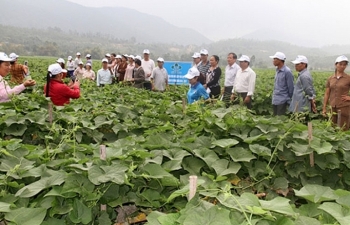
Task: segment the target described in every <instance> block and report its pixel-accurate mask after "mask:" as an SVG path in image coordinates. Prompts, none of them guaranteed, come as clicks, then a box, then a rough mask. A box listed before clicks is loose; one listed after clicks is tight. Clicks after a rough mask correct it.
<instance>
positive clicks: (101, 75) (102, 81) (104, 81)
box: [96, 58, 112, 87]
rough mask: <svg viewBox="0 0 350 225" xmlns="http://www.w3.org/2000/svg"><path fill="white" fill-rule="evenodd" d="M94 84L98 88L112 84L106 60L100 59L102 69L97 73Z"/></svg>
mask: <svg viewBox="0 0 350 225" xmlns="http://www.w3.org/2000/svg"><path fill="white" fill-rule="evenodd" d="M96 82H97V86H98V87H103V86H105V85H108V84H111V83H112V72H111V71H110V70H109V69H108V59H106V58H104V59H102V69H99V70H98V71H97V76H96Z"/></svg>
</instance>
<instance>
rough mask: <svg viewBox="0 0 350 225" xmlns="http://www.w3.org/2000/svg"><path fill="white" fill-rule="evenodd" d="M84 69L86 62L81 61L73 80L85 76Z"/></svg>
mask: <svg viewBox="0 0 350 225" xmlns="http://www.w3.org/2000/svg"><path fill="white" fill-rule="evenodd" d="M84 71H85V68H84V63H83V62H81V61H80V62H79V64H78V68H76V69H75V70H74V73H73V77H72V80H81V79H82V78H83V74H84Z"/></svg>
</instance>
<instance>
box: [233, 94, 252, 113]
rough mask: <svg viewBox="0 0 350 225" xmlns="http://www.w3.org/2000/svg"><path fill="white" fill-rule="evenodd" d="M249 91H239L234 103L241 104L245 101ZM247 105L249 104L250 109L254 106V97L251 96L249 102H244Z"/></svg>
mask: <svg viewBox="0 0 350 225" xmlns="http://www.w3.org/2000/svg"><path fill="white" fill-rule="evenodd" d="M247 94H248V92H240V93H237V96H236V98H235V99H234V100H233V104H239V103H240V101H244V99H245V98H246V97H247ZM244 105H245V106H247V108H248V109H251V108H252V98H250V101H249V102H248V103H244Z"/></svg>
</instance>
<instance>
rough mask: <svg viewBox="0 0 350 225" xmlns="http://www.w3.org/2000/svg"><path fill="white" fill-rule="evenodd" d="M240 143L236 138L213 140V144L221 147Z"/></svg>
mask: <svg viewBox="0 0 350 225" xmlns="http://www.w3.org/2000/svg"><path fill="white" fill-rule="evenodd" d="M238 143H239V141H237V140H235V139H220V140H216V141H213V142H212V144H213V145H216V146H219V147H221V148H229V147H232V146H234V145H236V144H238Z"/></svg>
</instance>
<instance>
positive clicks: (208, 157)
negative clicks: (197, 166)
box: [193, 148, 219, 166]
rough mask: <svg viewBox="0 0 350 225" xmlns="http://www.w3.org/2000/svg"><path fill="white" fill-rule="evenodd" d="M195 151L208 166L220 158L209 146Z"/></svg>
mask: <svg viewBox="0 0 350 225" xmlns="http://www.w3.org/2000/svg"><path fill="white" fill-rule="evenodd" d="M193 152H194V153H195V154H196V156H197V157H199V158H201V159H202V160H203V161H204V162H205V163H206V164H207V165H208V166H211V165H212V164H213V163H214V162H215V161H216V160H218V159H219V157H218V156H217V154H216V153H215V152H214V151H213V150H209V149H207V148H202V149H195V150H193Z"/></svg>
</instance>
